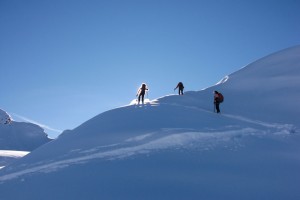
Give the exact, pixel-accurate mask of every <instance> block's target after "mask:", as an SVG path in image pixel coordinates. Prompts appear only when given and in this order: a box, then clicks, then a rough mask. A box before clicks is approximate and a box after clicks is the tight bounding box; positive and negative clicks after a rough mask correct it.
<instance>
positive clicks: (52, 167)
mask: <svg viewBox="0 0 300 200" xmlns="http://www.w3.org/2000/svg"><path fill="white" fill-rule="evenodd" d="M241 120H242V121H250V120H246V119H241ZM251 122H252V121H251ZM255 123H257V124H259V125H262V127H263V126H264V127H270V128H273V130H270V129H268V130H264V129H261V130H259V129H253V128H241V127H238V126H237V127H225V128H224V129H222V130H212V129H211V130H206V131H205V132H204V131H203V130H194V129H179V128H175V129H173V128H166V129H162V130H160V131H158V132H151V133H146V134H144V135H139V136H136V137H133V138H128V139H126V140H125V141H123V142H121V143H117V144H110V145H105V146H98V147H93V148H91V149H89V148H88V147H87V146H85V147H82V149H73V150H71V151H70V152H68V153H67V154H65V155H63V156H61V157H58V158H57V160H56V161H53V160H50V161H45V162H40V163H38V164H36V165H35V164H34V165H28V166H22V167H25V168H26V169H25V170H21V171H17V172H14V173H10V174H6V175H4V176H1V177H0V182H2V181H5V180H10V179H14V178H20V177H22V176H25V175H28V174H32V173H49V172H54V171H56V170H59V169H62V168H65V167H69V166H70V165H76V164H83V163H86V162H88V161H91V160H94V159H102V160H115V159H124V158H127V157H134V156H136V155H139V154H147V155H149V154H151V153H155V152H157V151H159V150H168V149H169V150H172V149H176V150H178V149H182V150H189V149H193V150H197V151H207V150H213V149H214V148H215V147H216V146H223V147H226V148H228V149H231V150H232V149H237V148H240V146H241V145H242V144H241V143H240V141H239V140H240V139H239V138H242V137H246V136H258V137H259V136H263V135H266V134H270V133H269V132H271V133H275V134H277V135H278V134H281V135H285V136H288V135H289V134H292V132H291V127H290V126H285V125H283V126H281V125H272V124H265V123H260V122H255Z"/></svg>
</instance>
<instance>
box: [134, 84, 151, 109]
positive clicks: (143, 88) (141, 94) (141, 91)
mask: <svg viewBox="0 0 300 200" xmlns="http://www.w3.org/2000/svg"><path fill="white" fill-rule="evenodd" d="M147 90H149V89H148V87H147V85H146V84H145V83H143V84H142V85H141V87H140V88H139V89H138V91H137V94H136V96H138V104H139V103H140V100H141V97H142V104H144V97H145V93H146V91H147Z"/></svg>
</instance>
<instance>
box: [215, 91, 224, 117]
mask: <svg viewBox="0 0 300 200" xmlns="http://www.w3.org/2000/svg"><path fill="white" fill-rule="evenodd" d="M214 93H215V96H214V104H215V110H217V113H220V103H222V102H223V100H224V97H223V95H222V94H221V93H220V92H218V91H215V92H214Z"/></svg>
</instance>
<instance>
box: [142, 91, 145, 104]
mask: <svg viewBox="0 0 300 200" xmlns="http://www.w3.org/2000/svg"><path fill="white" fill-rule="evenodd" d="M144 97H145V93H143V94H142V103H143V104H144Z"/></svg>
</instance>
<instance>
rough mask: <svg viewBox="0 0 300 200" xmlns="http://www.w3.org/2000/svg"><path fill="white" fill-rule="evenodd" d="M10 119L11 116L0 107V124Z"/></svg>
mask: <svg viewBox="0 0 300 200" xmlns="http://www.w3.org/2000/svg"><path fill="white" fill-rule="evenodd" d="M11 121H12V118H11V117H10V116H9V114H8V113H7V112H5V111H4V110H2V109H0V124H9V123H10V122H11Z"/></svg>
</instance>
